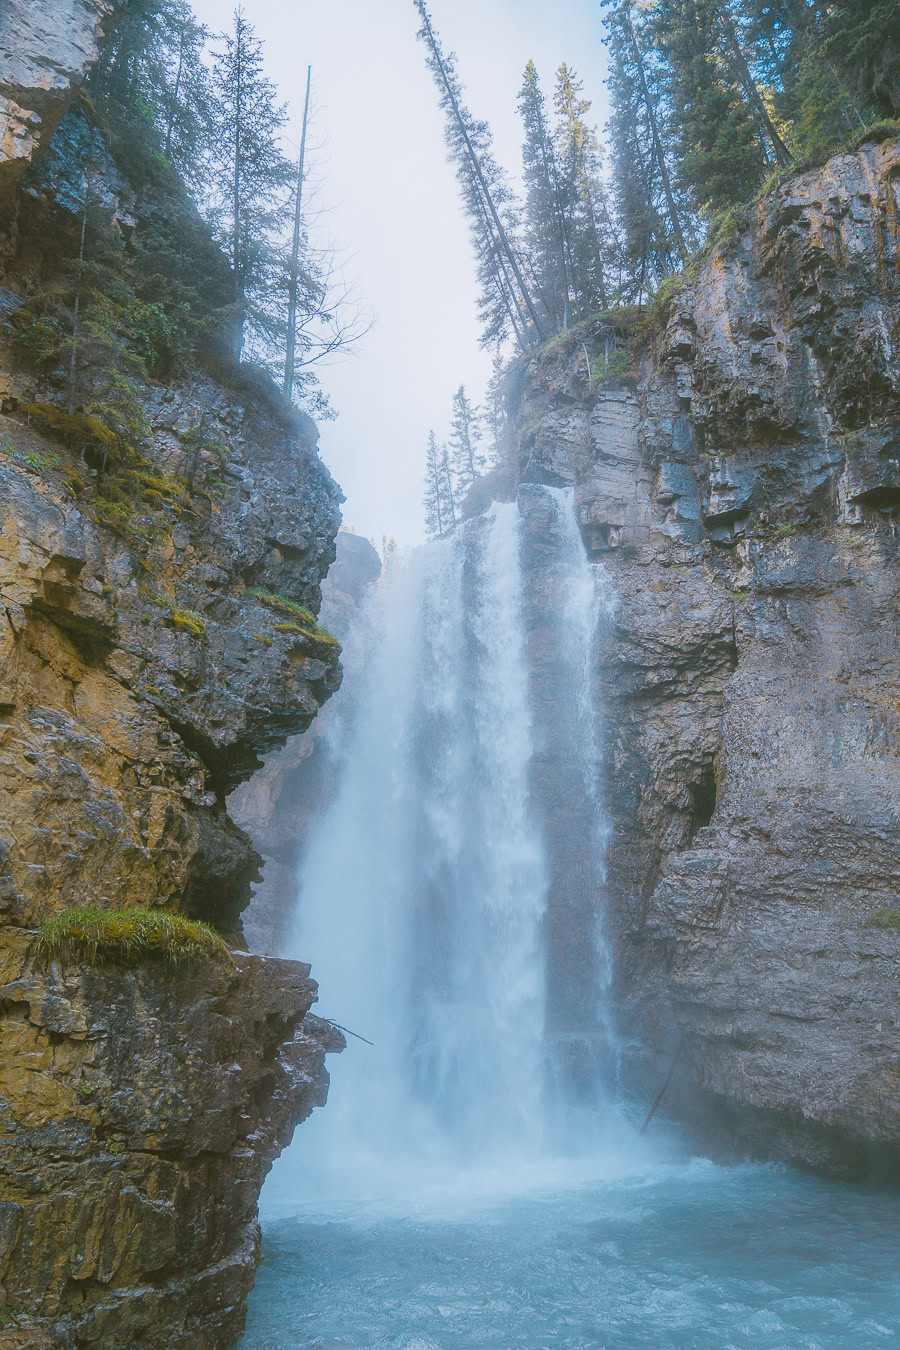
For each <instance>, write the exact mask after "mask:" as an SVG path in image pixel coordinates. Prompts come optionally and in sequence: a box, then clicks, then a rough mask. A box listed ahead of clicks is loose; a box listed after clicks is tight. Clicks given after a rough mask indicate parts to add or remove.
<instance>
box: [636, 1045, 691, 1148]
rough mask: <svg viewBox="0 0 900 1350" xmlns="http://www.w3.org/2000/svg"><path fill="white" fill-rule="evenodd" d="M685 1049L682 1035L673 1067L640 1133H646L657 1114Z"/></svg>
mask: <svg viewBox="0 0 900 1350" xmlns="http://www.w3.org/2000/svg"><path fill="white" fill-rule="evenodd" d="M683 1049H684V1037H683V1036H682V1038H681V1041H680V1043H679V1046H678V1049H677V1051H676V1052H675V1058H674V1059H673V1060H672V1067H671V1069H670V1070H669V1074H668V1077H667V1078H666V1081H665V1082H664V1083H663V1085H662V1087H661V1088H660V1089H659V1092H657V1094H656V1099H655V1101H654V1103H653V1105H652V1106H651V1107H650V1110H649V1111H648V1112H647V1119H646V1120H645V1121H644V1123H643V1125H642V1126H641V1128H640V1129H639V1130H638V1134H643V1133H644V1131H645V1130H646V1128H647V1126H648V1125H649V1124H650V1122H651V1120H652V1119H653V1117H654V1116H655V1115H656V1108H657V1107H658V1106H659V1104H660V1102H661V1101H662V1099H663V1097H664V1096H665V1095H666V1088H667V1087H668V1086H669V1084H670V1083H671V1081H672V1075H673V1074H674V1072H675V1068H676V1065H677V1064H678V1061H679V1060H680V1059H681V1052H682V1050H683Z"/></svg>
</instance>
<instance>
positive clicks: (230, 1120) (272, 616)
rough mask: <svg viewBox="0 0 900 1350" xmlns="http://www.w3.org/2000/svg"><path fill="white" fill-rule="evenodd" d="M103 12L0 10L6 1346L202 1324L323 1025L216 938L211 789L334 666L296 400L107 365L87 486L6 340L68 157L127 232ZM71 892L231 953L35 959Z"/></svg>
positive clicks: (63, 203) (182, 1338)
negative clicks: (17, 66)
mask: <svg viewBox="0 0 900 1350" xmlns="http://www.w3.org/2000/svg"><path fill="white" fill-rule="evenodd" d="M113 9H114V6H113V5H111V4H110V5H104V4H100V3H80V2H79V3H78V4H74V5H66V4H46V5H43V6H42V5H41V4H36V5H28V6H21V5H18V6H17V4H16V0H13V5H12V11H10V9H9V6H7V7H6V8H5V9H4V11H3V13H4V27H3V32H2V34H0V95H2V94H5V93H7V92H8V91H9V89H10V88H12V87H13V86H12V85H11V84H10V80H11V79H12V80H13V85H15V88H16V89H18V90H19V91H20V92H21V90H23V89H26V87H27V88H28V89H31V90H32V91H37V93H35V95H34V97H33V98H31V100H30V102H29V101H28V100H24V101H23V106H27V107H30V108H32V109H37V110H39V111H40V115H41V121H40V123H39V124H38V123H37V122H35V123H34V125H35V126H37V127H38V132H37V133H36V134H35V137H34V139H33V144H31V145H30V146H29V147H28V153H27V155H23V156H20V159H21V160H22V161H23V162H24V161H28V162H29V163H31V162H32V161H34V160H35V158H36V156H37V155H38V154H39V153H40V154H41V155H42V156H43V157H42V158H41V161H40V163H39V164H32V167H31V169H30V171H29V175H28V177H27V178H23V177H22V176H21V174H20V172H19V170H20V169H21V167H22V165H21V164H14V165H13V168H14V169H15V173H13V174H12V175H10V174H7V175H6V177H5V178H4V176H3V175H4V164H3V162H2V160H0V194H2V193H3V192H4V191H7V192H9V191H12V190H13V188H15V186H16V184H18V185H19V192H18V196H17V197H16V198H15V201H14V206H15V208H16V209H15V210H14V211H13V212H12V213H7V214H4V220H9V221H11V222H13V224H15V221H16V218H17V221H18V224H17V228H13V229H12V230H11V232H10V233H9V235H8V236H6V237H5V238H4V239H3V240H2V241H0V1346H2V1347H3V1350H25V1347H29V1348H30V1347H44V1346H46V1347H48V1350H50V1348H52V1350H76V1347H80V1346H87V1345H91V1346H95V1347H98V1350H126V1347H127V1350H131V1347H132V1346H138V1345H140V1346H145V1347H147V1348H148V1350H176V1347H178V1348H179V1350H180V1347H183V1346H184V1345H187V1344H191V1345H194V1346H196V1347H198V1350H221V1348H222V1347H227V1346H229V1345H231V1344H232V1343H233V1342H234V1340H235V1338H236V1337H237V1336H238V1335H239V1333H240V1331H241V1328H242V1325H243V1316H244V1301H245V1299H246V1295H247V1293H248V1291H249V1289H250V1287H251V1285H252V1282H253V1275H254V1271H255V1269H256V1266H257V1264H258V1261H259V1250H260V1247H259V1242H260V1237H259V1230H258V1226H257V1223H256V1201H257V1197H258V1194H259V1189H260V1186H261V1185H262V1181H263V1178H264V1176H265V1174H266V1172H267V1170H268V1168H269V1166H270V1164H271V1162H272V1160H273V1158H274V1157H275V1156H276V1155H277V1154H278V1153H279V1152H280V1150H281V1149H282V1148H283V1147H285V1145H286V1144H287V1143H288V1142H289V1141H290V1138H291V1135H292V1133H293V1130H294V1128H295V1126H296V1125H297V1124H298V1123H299V1122H300V1121H301V1120H303V1119H304V1118H305V1117H306V1116H307V1115H308V1114H309V1112H310V1111H311V1110H312V1109H313V1107H314V1106H318V1105H322V1104H323V1102H324V1098H325V1092H326V1088H327V1081H328V1080H327V1074H326V1073H325V1070H324V1057H325V1054H326V1053H327V1052H329V1051H334V1050H339V1049H340V1048H341V1046H342V1041H341V1038H340V1037H339V1036H338V1035H337V1034H336V1033H335V1032H334V1031H333V1030H332V1029H331V1028H330V1027H329V1026H328V1025H327V1024H326V1023H324V1022H322V1021H321V1020H319V1019H317V1018H315V1017H314V1016H313V1015H312V1014H311V1013H310V1011H309V1009H310V1007H311V1005H312V1004H313V1002H314V1001H315V996H316V986H315V984H314V983H313V982H312V981H311V980H310V979H309V969H308V967H306V966H304V965H302V964H299V963H289V962H279V961H264V960H261V959H260V958H258V957H255V956H250V955H248V954H247V953H246V952H245V951H244V946H245V942H244V938H243V935H242V932H241V921H240V915H241V911H242V909H243V908H244V906H245V905H246V903H247V901H248V899H249V897H250V893H251V882H252V881H253V879H254V878H255V877H256V876H257V875H258V873H259V867H260V864H261V859H260V857H259V855H258V854H257V853H256V851H255V850H254V848H253V845H252V842H251V840H250V839H249V837H248V836H247V834H246V833H245V832H244V831H242V830H241V829H240V828H239V827H238V826H237V825H236V824H235V823H234V821H233V820H231V819H230V817H229V815H228V813H227V810H226V805H225V799H226V796H227V794H228V793H230V792H231V791H232V790H233V789H234V788H235V787H236V786H237V785H238V784H239V783H241V782H242V781H243V780H244V779H246V778H247V777H248V776H249V775H250V774H251V773H252V772H253V771H254V769H255V768H256V767H258V765H259V764H260V757H261V756H265V755H266V754H268V753H269V752H271V751H272V750H273V749H274V748H276V747H278V746H281V745H283V744H284V743H285V742H286V741H287V740H288V738H289V737H290V736H292V735H296V734H298V733H300V732H302V731H304V730H305V729H306V728H307V727H309V725H310V724H311V722H312V721H313V719H314V718H315V716H316V714H317V712H318V710H319V707H320V706H321V705H322V704H323V703H324V702H325V701H326V700H327V699H328V698H329V696H330V695H331V694H332V693H333V692H334V690H336V689H337V687H338V685H339V683H340V677H341V670H340V662H339V653H340V648H339V646H338V644H337V643H336V642H335V641H334V640H333V639H330V638H329V637H328V636H327V634H322V633H321V631H320V630H319V629H318V628H317V627H316V626H315V625H312V624H310V623H309V621H308V617H304V616H303V615H302V614H300V613H298V611H297V609H296V606H298V605H299V606H303V607H305V609H306V610H307V611H309V612H311V613H312V614H315V613H316V612H317V611H318V608H319V604H320V600H321V593H320V583H321V581H322V579H323V577H324V576H325V574H326V572H327V570H328V568H329V566H330V564H331V562H332V560H333V558H334V539H335V535H336V533H337V530H338V526H339V523H340V512H339V503H340V501H341V496H340V492H339V489H338V488H337V486H336V484H335V483H334V482H333V480H332V479H331V477H330V475H329V474H328V471H327V469H325V467H324V466H323V464H322V463H321V461H320V459H319V457H318V453H317V445H316V442H317V432H316V428H315V426H314V425H313V423H312V422H311V421H310V420H309V419H308V418H306V417H305V416H304V415H303V414H300V413H298V412H296V411H295V410H291V409H289V408H288V407H287V406H286V405H285V404H284V403H283V401H282V399H281V397H280V394H279V393H278V391H277V390H276V389H275V387H274V386H273V385H272V383H271V381H270V380H269V378H268V376H266V375H265V374H263V373H262V372H260V371H257V370H254V369H252V368H247V367H244V366H241V367H238V366H237V365H236V364H234V363H233V362H227V361H224V360H223V359H222V358H221V357H220V356H213V355H209V356H207V357H206V358H204V359H205V361H206V364H205V366H204V367H203V368H199V367H198V368H194V369H192V370H189V371H188V372H187V373H186V374H185V376H184V377H183V378H181V379H179V380H178V381H177V382H173V383H171V384H169V385H163V384H151V383H147V384H145V385H142V386H135V387H136V390H137V395H138V396H139V398H140V400H141V403H142V405H143V412H144V414H145V416H146V419H147V423H148V425H149V428H150V431H149V435H148V436H147V437H146V439H145V440H144V441H142V444H141V447H140V454H141V459H140V460H139V461H138V465H137V469H136V473H137V475H138V476H137V479H136V480H135V481H136V482H137V483H138V484H139V485H141V488H142V490H141V492H137V491H136V490H135V491H134V492H133V493H132V495H131V496H127V495H126V497H125V499H124V500H123V499H121V498H120V499H118V500H114V499H113V498H112V497H110V496H108V495H104V494H105V493H106V490H107V485H108V483H109V481H110V480H109V479H108V478H106V477H105V476H104V475H105V471H106V465H103V466H101V465H99V464H98V463H97V462H96V456H95V458H94V462H86V461H85V458H84V457H83V455H82V454H80V453H79V451H78V449H77V447H76V448H74V449H73V448H72V446H70V445H68V444H67V443H66V441H65V439H60V438H59V437H58V436H51V434H50V430H51V427H52V423H51V424H50V425H49V426H48V424H47V422H46V420H45V419H42V417H40V416H36V415H34V413H33V410H32V411H29V408H30V406H31V405H33V404H35V403H38V404H41V403H43V404H46V403H48V402H49V403H50V404H51V405H55V406H56V407H57V408H60V407H61V406H62V404H63V402H64V400H63V398H62V395H61V389H62V382H63V378H64V373H63V376H61V375H60V372H59V371H58V370H50V371H49V372H47V373H45V374H41V373H38V372H36V371H35V369H34V368H33V367H31V366H29V365H28V364H27V363H26V362H23V360H22V359H20V354H19V353H18V352H17V351H16V349H15V348H14V346H13V343H12V332H11V330H10V328H9V326H8V325H7V324H6V323H5V320H6V318H7V316H8V315H9V314H10V313H12V312H13V311H14V310H15V309H16V307H17V306H18V305H19V304H21V302H22V299H23V297H24V296H25V295H27V294H28V292H29V291H30V290H34V289H35V288H39V287H41V286H43V285H46V284H50V285H52V284H53V283H54V278H55V276H56V275H57V274H56V272H55V269H57V268H58V266H59V257H60V251H61V243H64V242H65V239H66V238H67V237H69V238H70V237H71V231H72V221H73V219H74V217H73V209H76V208H77V203H78V198H77V194H76V195H73V192H72V190H71V188H72V183H73V182H75V183H77V182H78V180H79V177H80V174H81V167H80V160H79V156H82V157H83V155H84V154H85V153H89V154H91V156H92V158H93V162H94V163H95V165H98V166H100V168H98V173H106V178H105V179H104V181H103V184H102V193H103V200H104V203H105V205H106V206H107V208H108V209H109V210H110V211H111V212H112V213H113V220H114V226H115V227H117V228H121V229H122V230H123V231H127V232H131V231H134V230H135V229H138V230H139V223H138V222H139V216H140V212H139V211H136V210H135V209H134V208H135V199H134V192H133V190H132V189H131V187H130V186H129V184H128V182H127V180H126V179H125V178H124V177H123V176H122V171H120V170H117V169H116V168H115V166H114V165H113V164H112V161H111V159H110V158H109V156H108V155H107V156H106V158H105V159H104V157H103V156H102V155H101V154H99V153H97V152H96V151H97V147H96V146H95V145H94V144H93V142H92V143H91V145H90V146H87V143H86V140H85V135H84V125H85V124H84V119H83V118H82V119H80V120H79V116H78V114H77V113H75V112H72V111H70V112H69V114H68V115H67V116H65V117H64V116H63V115H64V114H65V112H66V107H67V105H68V103H69V101H70V100H71V98H72V95H73V93H74V90H75V89H76V88H77V85H78V83H79V81H80V79H81V78H82V76H83V74H84V73H85V72H86V70H87V68H88V66H89V64H90V62H91V60H93V59H94V57H95V55H96V40H97V38H98V36H99V34H100V32H101V26H102V22H104V21H105V20H106V19H107V18H108V17H109V16H110V15H111V14H112V12H113ZM10 13H11V14H12V26H11V27H10V28H7V27H6V25H5V19H6V17H7V15H9V14H10ZM23 25H24V30H23ZM45 29H46V30H47V32H45ZM51 30H52V32H51ZM48 33H49V35H50V37H52V38H53V42H54V43H56V45H53V43H51V42H50V40H49V37H47V34H48ZM45 37H47V41H46V42H45V40H44V39H45ZM4 43H8V44H9V45H10V47H11V48H12V47H13V46H14V48H15V50H16V51H17V52H18V53H19V54H21V53H23V52H24V53H25V54H26V56H27V55H28V54H29V53H31V52H32V51H34V52H35V53H37V54H38V56H39V57H40V60H37V58H36V59H35V62H34V63H32V64H33V67H34V69H33V70H31V73H29V72H28V71H26V72H25V73H20V74H18V75H15V77H14V79H13V77H12V76H10V74H9V71H10V65H9V61H8V53H5V52H4ZM66 44H68V46H67V45H66ZM28 59H29V60H30V57H29V58H28ZM41 61H43V65H42V64H41ZM29 80H30V81H31V83H30V84H29ZM4 81H5V83H4ZM38 94H40V98H39V97H38ZM42 100H43V101H42ZM60 119H62V121H60ZM58 122H59V123H60V125H59V126H58V128H57V137H55V138H54V139H53V141H52V142H51V141H50V140H49V139H48V138H49V132H50V131H51V130H52V128H53V126H54V125H56V124H57V123H58ZM0 126H2V112H0ZM92 134H94V133H92ZM6 167H7V168H8V167H9V165H8V164H7V166H6ZM98 190H99V188H98ZM0 210H2V208H0ZM273 597H274V598H275V599H276V600H277V604H276V605H275V606H274V607H273V603H272V602H273ZM278 605H280V606H281V608H278ZM292 606H293V608H292ZM87 903H90V904H97V905H100V906H103V907H105V908H108V909H118V908H128V907H131V906H159V907H162V908H165V909H168V910H170V911H174V912H182V913H187V914H188V915H190V916H193V917H199V918H203V919H206V920H208V921H210V922H212V923H213V924H214V925H215V926H216V927H217V928H218V929H219V930H220V931H222V932H223V933H225V934H226V935H227V936H228V938H229V945H230V946H231V948H232V949H233V954H232V957H231V959H230V960H228V961H222V962H219V963H212V962H204V963H202V964H200V965H197V966H192V967H190V968H189V969H188V968H184V969H181V970H178V971H173V970H171V969H170V968H168V967H167V966H165V965H164V964H163V963H161V962H155V961H153V960H150V961H148V962H147V963H146V964H145V965H143V966H141V967H140V968H133V969H131V968H124V967H121V966H118V965H115V964H110V965H102V966H98V967H92V966H86V965H78V964H75V963H73V962H72V961H68V960H66V961H60V962H55V963H53V964H51V965H49V966H48V965H43V964H41V963H39V962H37V961H36V959H35V956H34V951H33V940H34V937H35V935H36V932H37V931H38V929H39V927H40V925H41V924H42V923H43V921H44V920H46V919H47V918H49V917H51V916H53V915H54V914H56V913H58V912H59V911H61V910H63V909H65V908H67V907H69V906H81V905H84V904H87Z"/></svg>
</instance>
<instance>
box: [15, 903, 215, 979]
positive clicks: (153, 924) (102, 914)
mask: <svg viewBox="0 0 900 1350" xmlns="http://www.w3.org/2000/svg"><path fill="white" fill-rule="evenodd" d="M33 950H34V953H35V955H36V956H37V957H38V958H39V959H41V960H44V961H51V960H70V961H75V962H83V963H86V964H88V965H103V964H104V963H107V962H112V963H117V964H119V965H126V966H136V965H142V964H144V963H145V962H148V961H154V960H161V961H164V962H166V963H167V964H168V965H172V966H180V965H184V964H186V963H188V962H193V961H200V960H220V961H221V960H227V959H230V954H229V951H228V948H227V946H226V945H225V942H224V941H223V940H222V938H221V937H220V936H219V934H218V933H217V932H216V930H215V929H214V928H213V927H211V925H210V924H208V923H201V922H199V920H196V919H186V918H185V917H184V915H182V914H170V913H169V912H168V910H164V909H137V908H135V909H104V908H103V907H102V906H101V905H85V906H81V907H79V906H75V907H73V908H72V909H67V910H64V911H63V913H62V914H57V915H54V917H53V918H52V919H48V920H47V922H46V923H45V924H44V925H43V926H42V928H41V930H40V932H39V933H38V935H37V937H36V938H35V939H34V943H33Z"/></svg>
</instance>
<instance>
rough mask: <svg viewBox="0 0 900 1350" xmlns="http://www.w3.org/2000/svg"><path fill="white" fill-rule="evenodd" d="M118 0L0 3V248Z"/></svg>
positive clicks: (119, 6) (120, 0)
mask: <svg viewBox="0 0 900 1350" xmlns="http://www.w3.org/2000/svg"><path fill="white" fill-rule="evenodd" d="M122 5H123V0H3V4H2V6H0V20H2V22H0V252H2V251H3V248H4V245H6V244H8V242H9V231H10V229H11V227H12V225H13V224H14V221H15V216H16V195H15V189H16V186H17V184H18V183H19V181H20V179H21V177H22V174H23V173H24V172H25V170H26V169H27V167H28V165H29V164H31V163H32V162H33V161H34V160H35V159H36V158H37V157H38V155H39V154H40V152H41V151H42V150H44V149H46V147H47V144H48V143H49V141H50V138H51V136H52V135H53V133H54V131H55V130H56V126H57V123H58V122H59V120H60V118H61V117H62V116H63V114H64V113H65V112H66V109H67V108H68V106H69V104H70V102H71V100H72V95H73V94H74V93H75V91H76V90H77V89H78V87H79V86H80V85H81V83H82V81H83V80H84V77H85V76H86V75H87V73H88V71H89V70H90V68H91V66H92V65H93V64H94V62H95V61H96V59H97V53H98V46H99V43H100V41H101V40H102V38H103V36H104V33H105V31H106V30H107V28H108V26H109V24H110V23H111V22H112V20H113V19H114V17H115V15H116V13H117V12H118V11H121V9H122Z"/></svg>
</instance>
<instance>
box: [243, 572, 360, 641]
mask: <svg viewBox="0 0 900 1350" xmlns="http://www.w3.org/2000/svg"><path fill="white" fill-rule="evenodd" d="M244 595H249V596H250V598H251V599H252V600H256V601H257V602H258V603H259V604H260V605H265V606H266V608H267V609H274V610H276V611H277V612H280V613H282V614H293V615H296V617H297V618H298V619H302V620H303V623H302V624H299V623H276V624H274V625H273V627H274V630H275V632H276V633H302V634H303V636H304V637H308V638H311V639H312V641H313V642H321V643H323V644H324V645H325V646H328V647H339V646H340V645H341V644H340V643H339V642H338V640H337V638H336V637H332V635H331V634H330V633H326V631H325V629H324V628H320V627H319V625H318V624H317V623H316V621H315V619H314V618H313V616H312V614H310V612H309V610H308V609H306V607H305V606H304V605H301V604H299V603H298V602H297V601H296V600H291V598H290V596H287V595H279V594H278V592H277V591H267V590H265V589H264V588H263V587H262V586H247V587H246V589H245V590H244Z"/></svg>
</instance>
